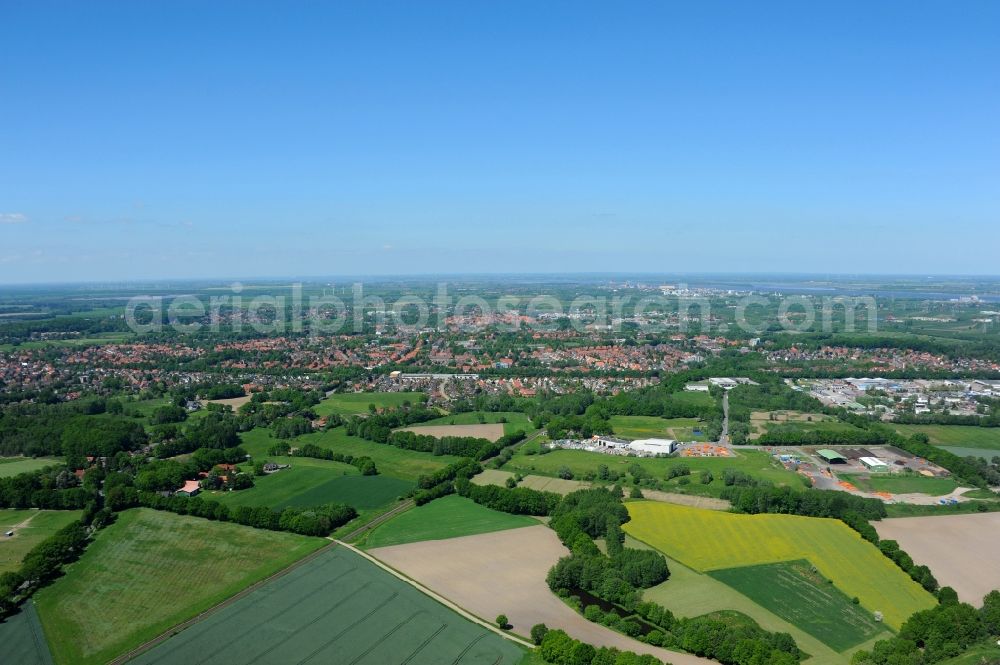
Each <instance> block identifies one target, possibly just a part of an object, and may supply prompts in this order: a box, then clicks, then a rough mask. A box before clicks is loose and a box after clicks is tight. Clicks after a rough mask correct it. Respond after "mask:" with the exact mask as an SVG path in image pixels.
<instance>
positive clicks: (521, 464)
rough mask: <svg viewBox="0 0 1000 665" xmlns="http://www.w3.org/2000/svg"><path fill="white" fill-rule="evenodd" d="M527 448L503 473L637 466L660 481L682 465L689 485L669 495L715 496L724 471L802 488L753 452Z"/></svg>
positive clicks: (585, 473)
mask: <svg viewBox="0 0 1000 665" xmlns="http://www.w3.org/2000/svg"><path fill="white" fill-rule="evenodd" d="M529 450H531V448H528V447H527V446H525V447H522V448H518V450H517V452H516V453H515V454H514V457H513V458H512V459H511V460H510V462H508V463H507V464H505V465H504V467H503V469H504V470H505V471H519V472H521V473H523V474H540V475H547V476H555V475H557V474H558V471H559V469H560V468H561V467H563V466H565V467H567V468H569V469H570V471H572V472H573V476H574V478H576V479H578V480H586V479H588V478H590V477H593V476H596V474H597V467H599V466H600V465H602V464H603V465H606V466H607V467H608V468H609V469H612V470H616V471H619V472H621V473H625V471H626V469H627V468H628V466H629V465H630V464H639V465H640V466H641V467H643V468H644V469H645V470H646V471H648V472H649V473H650V474H652V475H653V476H654V477H656V478H658V479H660V480H663V479H664V478H666V474H667V471H668V470H669V469H670V468H671V467H675V466H679V465H685V466H687V467H688V468H689V469H690V470H691V472H692V474H693V475H692V477H691V478H690V483H689V484H687V485H681V484H680V482H681V481H680V479H679V478H675V479H674V480H672V481H670V482H669V483H667V485H668V488H669V489H670V491H676V492H684V493H687V494H700V495H705V496H718V495H719V494H720V493H721V492H722V490H723V488H724V487H725V485H724V483H723V479H722V474H723V472H724V471H725V470H726V469H735V470H738V471H744V472H746V473H749V474H751V475H753V476H754V477H756V478H761V479H764V480H768V481H770V482H772V483H774V484H775V485H779V486H780V485H787V486H789V487H792V488H795V489H801V488H802V487H804V485H803V484H802V480H801V476H799V475H798V474H797V473H794V472H792V471H788V470H787V469H785V468H784V467H782V466H781V465H780V464H778V463H777V462H775V461H774V460H773V459H772V458H771V456H770V455H768V454H767V453H764V452H761V451H757V450H740V451H738V456H737V457H727V458H723V457H671V458H662V457H659V458H658V457H624V456H620V455H605V454H603V453H591V452H587V451H585V450H553V451H552V452H549V453H546V454H545V455H538V454H535V455H528V454H527V452H528V451H529ZM703 470H707V471H711V472H712V475H713V476H714V480H713V481H712V482H711V483H710V484H708V485H702V484H701V483H700V482H699V478H698V474H699V473H700V472H701V471H703Z"/></svg>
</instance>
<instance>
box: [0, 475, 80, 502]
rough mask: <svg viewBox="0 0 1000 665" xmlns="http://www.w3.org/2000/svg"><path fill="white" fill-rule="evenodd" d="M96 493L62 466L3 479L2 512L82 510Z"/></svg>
mask: <svg viewBox="0 0 1000 665" xmlns="http://www.w3.org/2000/svg"><path fill="white" fill-rule="evenodd" d="M95 493H96V492H95V491H94V489H93V488H87V487H82V486H81V483H80V481H79V480H78V479H77V477H76V476H75V475H73V474H72V473H69V472H68V471H67V470H66V468H65V467H64V466H61V465H57V466H51V467H46V468H44V469H40V470H38V471H33V472H28V473H21V474H18V475H16V476H11V477H9V478H0V508H18V509H25V508H44V509H47V510H79V509H80V508H83V507H84V506H86V505H87V503H89V502H90V501H93V499H94V495H95Z"/></svg>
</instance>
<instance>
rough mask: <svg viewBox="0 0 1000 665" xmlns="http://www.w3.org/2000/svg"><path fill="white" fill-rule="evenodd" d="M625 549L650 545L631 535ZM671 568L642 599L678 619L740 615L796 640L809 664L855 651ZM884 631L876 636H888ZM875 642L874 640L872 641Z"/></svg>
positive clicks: (839, 661)
mask: <svg viewBox="0 0 1000 665" xmlns="http://www.w3.org/2000/svg"><path fill="white" fill-rule="evenodd" d="M625 545H626V547H635V548H639V549H648V548H649V545H646V544H645V543H642V542H640V541H638V540H636V539H635V538H632V537H631V536H628V535H626V536H625ZM667 562H668V565H669V566H670V579H668V580H667V581H666V582H663V583H662V584H659V585H657V586H655V587H652V588H650V589H646V591H645V592H643V598H645V599H647V600H652V601H655V602H657V603H659V604H660V605H662V606H663V607H666V608H667V609H668V610H670V611H671V612H673V613H674V614H675V615H677V616H680V617H688V618H691V617H698V616H705V615H710V614H714V613H716V612H720V611H736V612H740V613H742V614H744V615H746V616H748V617H750V618H751V619H753V620H754V621H756V622H757V624H758V625H759V626H760V627H762V628H764V629H765V630H769V631H772V632H778V633H788V634H789V635H791V636H792V638H794V639H795V643H796V644H798V645H799V648H800V649H802V650H803V651H804V652H805V653H807V654H809V660H808V661H806V662H807V663H808V664H809V665H844V663H846V662H848V661H849V660H850V654H851V652H852V651H854V650H855V649H856V648H860V647H861V646H863V645H859V646H858V647H854V648H851V649H849V650H848V651H846V652H843V653H838V652H836V651H834V650H833V649H831V648H830V647H828V646H827V645H826V644H824V643H823V642H820V641H819V640H818V639H816V638H815V637H813V636H812V635H810V634H809V633H807V632H805V631H803V630H802V629H801V628H799V627H798V626H795V625H794V624H791V623H789V622H788V621H786V620H785V619H783V618H781V617H779V616H778V615H777V614H775V613H774V612H771V611H770V610H767V609H765V608H764V607H762V606H760V605H758V604H757V603H755V602H754V601H752V600H751V599H750V598H748V597H746V596H744V595H743V594H742V593H740V592H738V591H737V590H736V589H734V588H732V587H731V586H729V585H728V584H724V583H722V582H720V581H719V580H717V579H714V578H713V577H711V576H710V575H706V574H704V573H699V572H696V571H694V570H692V569H691V568H689V567H687V566H685V565H684V564H682V563H680V562H678V561H677V560H675V559H670V558H669V557H668V559H667ZM891 634H892V633H890V632H889V631H888V630H887V629H885V628H884V627H883V631H882V632H881V633H880V634H879V636H878V637H881V638H883V639H884V638H886V637H889V636H891ZM875 639H877V638H875Z"/></svg>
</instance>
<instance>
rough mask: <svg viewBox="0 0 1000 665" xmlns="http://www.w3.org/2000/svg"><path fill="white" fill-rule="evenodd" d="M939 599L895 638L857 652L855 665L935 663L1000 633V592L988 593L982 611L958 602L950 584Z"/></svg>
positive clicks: (904, 625)
mask: <svg viewBox="0 0 1000 665" xmlns="http://www.w3.org/2000/svg"><path fill="white" fill-rule="evenodd" d="M939 598H940V601H941V602H940V604H938V605H937V606H936V607H933V608H931V609H929V610H923V611H921V612H917V613H915V614H914V615H913V616H911V617H910V618H909V619H907V620H906V623H904V624H903V626H902V628H900V630H899V634H898V635H896V636H895V637H891V638H889V639H887V640H880V641H878V642H876V643H875V644H874V646H873V647H872V648H871V649H870V650H869V649H862V650H860V651H858V652H857V653H855V654H854V657H853V658H852V660H851V663H852V665H933V664H934V663H938V662H941V661H943V660H945V659H948V658H953V657H955V656H958V655H960V654H962V653H963V652H965V651H966V650H968V649H969V648H970V647H972V646H974V645H976V644H979V643H981V642H983V641H984V640H985V639H986V638H987V637H990V636H996V635H1000V592H997V591H991V592H989V593H988V594H986V596H985V597H984V598H983V606H982V607H981V608H980V609H979V610H977V609H976V608H974V607H973V606H972V605H969V604H967V603H960V602H958V597H957V595H955V592H954V591H952V590H951V589H949V588H947V587H945V589H942V593H941V594H939Z"/></svg>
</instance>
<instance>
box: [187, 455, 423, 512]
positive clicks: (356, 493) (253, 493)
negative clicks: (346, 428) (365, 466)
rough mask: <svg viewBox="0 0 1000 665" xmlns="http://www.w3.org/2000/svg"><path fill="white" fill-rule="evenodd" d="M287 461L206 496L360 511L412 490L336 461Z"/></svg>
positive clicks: (238, 501)
mask: <svg viewBox="0 0 1000 665" xmlns="http://www.w3.org/2000/svg"><path fill="white" fill-rule="evenodd" d="M281 459H284V458H281ZM304 462H305V463H304ZM310 462H311V463H312V464H310ZM321 463H325V464H321ZM291 464H292V467H291V468H290V469H282V470H281V471H278V472H277V473H272V474H268V475H266V476H263V477H259V478H255V479H254V483H255V484H254V487H251V488H250V489H246V490H241V491H239V492H212V493H209V494H208V495H206V496H208V497H209V498H212V499H218V500H219V501H222V502H223V503H226V504H228V505H230V506H269V507H271V508H274V509H276V510H280V509H282V508H285V507H288V506H295V507H297V508H308V507H311V506H319V505H322V504H324V503H346V504H349V505H351V506H354V507H355V508H357V509H358V510H364V509H368V508H378V507H379V506H383V505H385V504H387V503H391V502H393V501H395V500H396V499H397V498H399V497H400V496H401V495H403V494H406V493H407V492H409V491H410V490H411V489H413V483H412V482H410V481H407V480H401V479H399V478H393V477H392V476H386V475H377V476H362V475H361V474H360V473H359V472H358V470H357V469H356V468H355V467H353V466H350V465H347V464H339V463H338V462H331V461H328V460H312V459H308V458H302V457H296V458H293V461H292V462H291Z"/></svg>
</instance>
